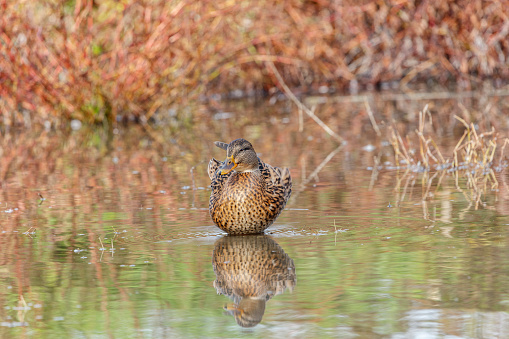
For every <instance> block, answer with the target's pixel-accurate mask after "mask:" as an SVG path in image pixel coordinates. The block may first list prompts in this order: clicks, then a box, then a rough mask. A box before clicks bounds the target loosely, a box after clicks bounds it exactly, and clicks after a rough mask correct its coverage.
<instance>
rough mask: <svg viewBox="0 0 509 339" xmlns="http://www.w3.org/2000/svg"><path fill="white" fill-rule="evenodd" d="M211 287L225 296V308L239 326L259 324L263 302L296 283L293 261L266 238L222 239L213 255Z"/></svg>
mask: <svg viewBox="0 0 509 339" xmlns="http://www.w3.org/2000/svg"><path fill="white" fill-rule="evenodd" d="M212 266H213V268H214V273H215V274H216V280H215V281H214V287H215V288H216V290H217V293H218V294H223V295H226V296H228V297H229V298H230V299H232V300H233V305H231V306H226V307H225V309H226V310H227V311H228V313H229V314H231V315H233V316H234V317H235V320H236V321H237V324H239V325H240V326H242V327H253V326H256V325H257V324H258V323H259V322H260V321H262V317H263V314H264V313H265V303H266V302H267V301H269V300H270V299H272V297H274V296H276V295H278V294H282V293H283V292H284V291H285V290H286V289H289V290H290V291H293V287H294V286H295V283H296V280H297V279H296V274H295V265H294V263H293V260H292V259H291V258H290V257H289V256H288V255H287V254H286V253H285V251H283V249H282V248H281V246H279V245H278V243H277V242H275V241H274V240H273V239H271V238H270V237H268V236H266V235H248V236H225V237H223V238H221V239H219V240H218V241H216V244H215V247H214V252H213V254H212Z"/></svg>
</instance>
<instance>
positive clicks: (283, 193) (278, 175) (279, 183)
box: [258, 159, 292, 209]
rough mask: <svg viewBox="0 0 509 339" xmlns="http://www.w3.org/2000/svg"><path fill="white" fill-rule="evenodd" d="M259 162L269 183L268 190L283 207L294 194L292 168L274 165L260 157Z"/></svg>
mask: <svg viewBox="0 0 509 339" xmlns="http://www.w3.org/2000/svg"><path fill="white" fill-rule="evenodd" d="M258 163H259V164H258V169H259V170H260V172H261V174H262V176H263V178H264V179H265V183H266V184H267V192H268V193H269V194H270V195H272V196H273V198H274V199H275V201H276V202H277V204H278V205H279V206H280V207H281V209H283V208H284V206H285V205H286V202H287V201H288V199H289V198H290V195H291V194H292V177H291V176H290V170H288V168H279V167H273V166H271V165H269V164H266V163H264V162H263V161H262V160H260V159H258Z"/></svg>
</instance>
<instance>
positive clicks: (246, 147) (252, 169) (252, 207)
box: [208, 139, 292, 234]
mask: <svg viewBox="0 0 509 339" xmlns="http://www.w3.org/2000/svg"><path fill="white" fill-rule="evenodd" d="M215 145H216V146H217V147H219V148H222V149H224V150H226V160H225V161H224V162H222V163H221V162H220V161H218V160H216V159H214V158H212V160H210V162H209V167H208V173H209V177H210V179H211V180H212V183H211V187H212V194H211V195H210V203H209V211H210V216H211V217H212V220H213V221H214V223H215V224H216V225H217V226H218V227H219V228H220V229H222V230H223V231H225V232H227V233H229V234H254V233H261V232H263V231H264V230H265V229H266V228H267V227H269V226H270V225H272V223H273V222H274V220H276V218H277V217H278V216H279V214H280V213H281V211H282V210H283V208H284V207H285V205H286V202H287V201H288V198H290V194H291V193H292V178H291V177H290V171H289V170H288V168H283V169H281V168H278V167H272V166H270V165H268V164H266V163H264V162H263V161H261V160H260V159H259V158H258V156H257V155H256V152H255V150H254V148H253V146H252V145H251V143H250V142H249V141H247V140H245V139H237V140H233V141H232V142H230V144H226V143H224V142H219V141H216V142H215Z"/></svg>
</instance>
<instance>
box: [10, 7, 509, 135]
mask: <svg viewBox="0 0 509 339" xmlns="http://www.w3.org/2000/svg"><path fill="white" fill-rule="evenodd" d="M0 8H1V11H2V15H1V17H0V112H1V113H2V117H3V121H2V122H1V123H2V124H3V125H7V126H10V125H14V124H18V123H23V124H25V125H26V124H29V123H31V122H34V121H35V122H45V121H51V120H55V117H59V118H76V119H80V120H82V121H87V122H98V121H104V120H114V119H116V118H125V119H128V118H133V119H141V120H142V121H144V120H146V119H149V118H151V117H153V116H154V114H155V113H158V114H161V115H163V114H173V113H174V111H173V110H168V108H171V107H175V105H178V104H181V103H183V102H186V101H188V100H194V99H198V98H205V97H207V98H210V97H211V96H210V95H211V94H214V93H215V94H217V93H220V94H224V95H226V96H229V97H238V96H244V95H255V94H263V93H268V92H271V91H273V89H274V88H277V87H280V86H281V83H280V81H279V80H278V79H277V78H276V77H275V75H274V72H273V68H271V67H267V65H269V64H274V65H275V66H276V68H277V69H278V71H279V72H280V73H281V74H282V76H283V79H284V81H285V82H286V83H287V84H288V85H291V87H292V88H293V90H294V91H296V92H298V93H302V92H316V91H318V92H322V93H323V92H328V93H330V92H333V91H335V90H340V91H343V90H347V89H348V90H350V91H351V92H353V93H356V92H357V91H358V90H360V89H363V88H367V89H375V88H388V87H392V86H396V87H399V88H401V89H408V88H409V87H413V86H414V84H416V83H418V82H419V81H422V80H426V81H427V82H426V84H427V85H430V84H435V85H440V86H444V85H450V84H459V85H460V87H462V88H471V87H477V86H478V85H479V83H480V81H482V80H485V79H490V80H493V81H492V83H493V84H494V85H495V86H499V85H501V84H503V83H505V81H506V80H507V79H508V77H509V67H508V62H509V61H508V60H509V59H508V51H509V39H508V34H509V19H508V15H509V5H508V2H507V1H481V0H475V1H467V0H463V1H462V0H459V1H440V0H430V1H417V0H413V1H395V0H393V1H361V2H359V1H354V0H345V1H303V0H287V1H274V0H261V1H226V0H225V1H191V0H183V1H135V0H126V1H122V2H116V1H109V0H103V1H101V0H96V1H94V0H77V1H53V0H44V1H27V0H21V1H14V0H2V1H0ZM57 120H59V119H57Z"/></svg>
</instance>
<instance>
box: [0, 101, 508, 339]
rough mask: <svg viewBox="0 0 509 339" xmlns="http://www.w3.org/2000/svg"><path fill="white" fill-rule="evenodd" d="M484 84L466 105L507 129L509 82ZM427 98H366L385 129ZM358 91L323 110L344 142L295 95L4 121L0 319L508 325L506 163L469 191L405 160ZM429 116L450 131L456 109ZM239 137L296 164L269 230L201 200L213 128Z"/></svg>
mask: <svg viewBox="0 0 509 339" xmlns="http://www.w3.org/2000/svg"><path fill="white" fill-rule="evenodd" d="M481 99H482V100H481ZM481 99H479V100H474V99H472V98H467V99H464V101H463V102H461V104H462V105H463V107H467V108H468V109H469V110H471V111H476V110H477V111H479V110H480V108H479V107H484V104H485V102H486V101H489V103H490V105H491V106H490V111H486V112H487V113H483V114H485V115H486V116H487V117H488V118H487V119H484V120H479V121H480V123H479V125H480V128H487V129H489V128H491V125H490V124H493V119H499V122H498V125H497V128H498V129H500V130H501V133H505V132H504V131H506V130H507V129H506V128H507V126H506V125H504V124H507V121H506V120H507V118H506V117H507V112H506V110H507V108H506V107H508V105H507V102H506V100H505V99H504V98H484V97H482V96H481ZM423 102H424V101H418V102H413V101H412V102H400V101H392V102H390V101H381V102H378V101H375V105H374V106H373V109H374V110H375V113H376V115H375V117H376V119H377V121H378V124H379V125H380V128H381V130H382V131H383V132H384V131H385V128H386V126H388V125H389V124H395V125H396V126H400V127H401V129H402V132H404V130H408V131H412V130H414V129H415V125H416V122H415V119H414V118H415V116H416V114H417V112H418V110H419V109H422V107H423V106H424V104H423ZM426 103H431V105H432V107H433V110H434V111H433V112H439V111H440V110H446V109H451V108H454V109H455V110H456V111H455V112H459V113H458V114H461V112H463V111H462V108H461V105H459V104H458V101H457V100H452V101H447V100H437V101H426ZM363 107H364V105H358V104H356V103H355V102H346V103H343V104H341V105H338V104H337V103H334V104H332V105H324V106H320V109H319V110H317V114H319V115H320V116H321V117H322V118H323V119H324V121H327V123H328V124H329V125H330V126H331V127H333V128H334V130H335V131H337V132H338V134H340V135H342V136H343V137H344V138H345V139H346V140H347V143H346V144H345V145H338V144H337V143H336V142H335V141H334V140H333V139H332V138H330V137H329V136H328V135H327V134H325V133H324V132H323V130H321V129H320V128H319V127H318V126H316V125H315V124H314V123H313V122H312V121H311V120H309V119H306V118H305V119H304V120H303V121H304V123H303V124H302V125H301V124H300V123H299V118H298V115H297V113H296V112H295V111H294V109H293V108H292V107H291V106H290V105H289V104H288V103H280V104H276V105H273V106H271V105H269V104H264V105H262V106H253V105H251V104H243V103H233V104H231V107H229V111H223V112H217V111H214V110H212V109H209V108H207V107H201V108H196V109H195V110H194V111H193V112H192V115H191V116H187V115H184V116H180V117H179V119H180V122H177V121H166V122H162V123H161V124H162V125H161V126H159V127H158V126H155V127H149V126H145V127H142V126H131V127H122V126H119V127H118V128H116V129H115V130H114V131H113V132H112V133H107V132H105V131H94V130H92V129H88V128H86V127H84V128H82V129H81V130H79V131H74V132H71V131H70V130H69V131H47V132H46V131H33V130H32V131H25V132H22V133H12V132H11V133H5V134H4V137H3V140H2V149H1V157H2V161H1V165H0V175H1V178H2V185H1V191H0V206H1V208H0V246H1V250H0V262H1V266H0V306H1V307H0V336H1V337H2V338H4V337H5V338H18V337H30V338H46V337H50V338H66V337H74V338H92V337H94V338H95V337H97V338H103V337H104V338H107V337H111V338H189V337H196V338H198V337H217V338H220V337H244V336H248V337H254V338H257V337H259V338H266V337H281V336H287V337H294V338H312V337H335V338H359V337H360V338H379V337H380V338H445V337H447V338H453V337H454V338H505V337H508V336H509V216H508V215H509V193H508V192H509V188H508V183H509V175H508V172H507V170H506V169H505V168H502V167H501V168H499V171H497V172H496V180H497V186H496V187H492V184H493V183H492V182H489V185H487V187H488V188H487V189H486V190H484V191H483V192H484V194H483V195H482V197H481V199H480V201H481V203H480V204H477V206H476V203H475V197H474V194H473V190H472V188H469V187H468V185H467V181H466V179H465V177H464V176H462V175H460V176H459V177H458V181H457V182H456V178H455V177H454V176H453V175H452V174H447V173H446V174H443V173H438V175H436V176H434V174H435V173H434V172H432V173H418V172H414V171H406V170H405V169H404V168H403V167H401V166H400V167H399V169H397V168H398V164H396V163H394V157H393V153H392V150H391V146H390V144H389V143H388V142H387V137H386V136H385V135H384V134H382V135H381V136H377V135H376V133H375V132H374V130H373V126H372V124H371V122H370V119H369V117H368V115H367V114H366V112H365V110H364V111H363ZM490 117H491V118H490ZM493 117H495V118H493ZM504 117H505V118H504ZM504 119H505V120H504ZM434 121H435V125H436V128H435V133H436V135H437V138H439V139H437V140H440V142H441V143H443V144H444V145H449V146H450V145H453V144H454V140H456V139H455V137H456V134H457V133H456V131H455V125H454V123H453V119H452V118H451V117H449V116H443V115H437V116H435V118H434ZM384 133H385V132H384ZM505 135H507V134H505ZM238 137H244V138H246V139H248V140H250V141H251V142H252V143H253V145H254V147H255V149H256V150H257V152H259V153H260V156H261V157H262V158H263V159H264V160H265V161H266V162H268V163H270V164H272V165H276V166H286V167H289V168H290V169H291V173H292V177H293V181H294V190H293V195H292V197H291V199H290V201H289V203H288V205H287V208H286V209H285V211H284V212H283V213H282V214H281V216H280V217H279V219H278V220H277V221H276V223H275V224H274V225H273V226H271V227H270V228H269V229H268V230H267V231H266V234H265V235H261V236H249V237H229V236H226V234H224V233H223V232H221V231H220V230H219V229H218V228H216V227H215V226H214V225H213V223H212V221H211V219H210V216H209V213H208V199H209V196H210V188H209V183H210V181H209V178H208V176H207V174H206V168H207V163H208V160H209V159H210V158H211V157H216V158H218V159H222V158H224V157H225V154H224V151H221V150H220V149H218V148H216V147H214V145H213V141H215V140H221V141H226V142H228V141H231V140H232V139H234V138H238ZM375 159H377V160H375ZM432 178H433V179H432ZM431 179H432V180H431Z"/></svg>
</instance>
